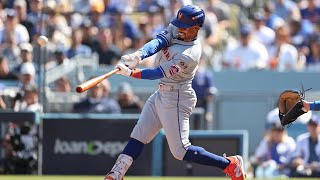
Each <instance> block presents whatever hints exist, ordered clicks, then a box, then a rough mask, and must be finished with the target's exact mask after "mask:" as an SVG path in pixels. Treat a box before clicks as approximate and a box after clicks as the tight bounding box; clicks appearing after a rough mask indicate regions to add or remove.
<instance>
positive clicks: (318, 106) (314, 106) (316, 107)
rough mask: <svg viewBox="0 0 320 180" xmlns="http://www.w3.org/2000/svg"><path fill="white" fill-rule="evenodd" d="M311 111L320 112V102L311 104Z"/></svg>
mask: <svg viewBox="0 0 320 180" xmlns="http://www.w3.org/2000/svg"><path fill="white" fill-rule="evenodd" d="M309 105H310V110H312V111H320V101H314V102H310V103H309Z"/></svg>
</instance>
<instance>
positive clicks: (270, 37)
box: [253, 12, 275, 48]
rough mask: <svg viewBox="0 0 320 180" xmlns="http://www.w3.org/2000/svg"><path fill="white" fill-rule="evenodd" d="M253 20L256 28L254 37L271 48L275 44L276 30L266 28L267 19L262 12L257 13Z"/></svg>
mask: <svg viewBox="0 0 320 180" xmlns="http://www.w3.org/2000/svg"><path fill="white" fill-rule="evenodd" d="M253 19H254V28H255V30H254V33H253V37H254V38H255V39H257V40H258V41H260V42H261V43H262V44H264V45H265V47H266V48H269V47H270V46H271V45H272V43H273V42H274V38H275V32H274V30H273V29H271V28H268V27H267V26H265V17H264V16H263V14H262V13H261V12H256V13H255V14H254V16H253Z"/></svg>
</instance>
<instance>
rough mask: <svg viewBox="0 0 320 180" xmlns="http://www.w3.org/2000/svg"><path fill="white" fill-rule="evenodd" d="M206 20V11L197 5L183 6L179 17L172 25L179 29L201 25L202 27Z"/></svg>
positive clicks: (178, 14)
mask: <svg viewBox="0 0 320 180" xmlns="http://www.w3.org/2000/svg"><path fill="white" fill-rule="evenodd" d="M204 19H205V14H204V11H203V10H202V9H201V8H200V7H198V6H195V5H186V6H182V7H181V8H180V9H179V11H178V13H177V17H176V18H174V19H173V20H172V21H171V24H173V25H174V26H176V27H178V28H189V27H192V26H196V25H199V26H200V27H202V25H203V23H204Z"/></svg>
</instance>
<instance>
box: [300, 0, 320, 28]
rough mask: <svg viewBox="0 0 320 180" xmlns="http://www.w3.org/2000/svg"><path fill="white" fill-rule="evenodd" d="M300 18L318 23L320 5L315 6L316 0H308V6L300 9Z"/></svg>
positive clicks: (319, 22)
mask: <svg viewBox="0 0 320 180" xmlns="http://www.w3.org/2000/svg"><path fill="white" fill-rule="evenodd" d="M300 14H301V17H302V19H306V20H309V21H310V22H312V23H313V24H317V25H319V24H320V7H319V6H317V4H316V0H308V6H307V7H306V8H304V9H301V10H300Z"/></svg>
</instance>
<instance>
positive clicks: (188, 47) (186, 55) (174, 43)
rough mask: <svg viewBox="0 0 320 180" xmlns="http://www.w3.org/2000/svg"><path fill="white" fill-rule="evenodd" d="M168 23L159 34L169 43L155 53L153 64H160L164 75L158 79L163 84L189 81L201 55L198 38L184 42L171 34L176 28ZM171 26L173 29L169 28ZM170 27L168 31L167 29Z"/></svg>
mask: <svg viewBox="0 0 320 180" xmlns="http://www.w3.org/2000/svg"><path fill="white" fill-rule="evenodd" d="M172 26H173V25H171V24H170V25H169V26H168V27H167V29H166V30H164V31H163V32H162V33H161V34H160V35H161V36H164V37H165V38H166V39H167V40H168V41H169V42H170V43H169V44H170V45H169V46H168V47H166V48H163V49H162V50H161V51H159V52H158V53H157V55H156V59H155V65H156V66H160V68H161V69H162V71H163V74H164V77H163V78H161V79H160V82H161V83H164V84H188V83H191V81H192V79H193V77H194V75H195V72H196V70H197V68H198V64H199V60H200V56H201V50H202V48H201V43H200V41H199V39H196V40H194V41H191V42H184V41H181V40H178V39H176V38H175V37H173V36H172V33H171V32H172V31H175V30H176V28H175V27H172ZM171 28H173V29H171ZM168 29H170V30H169V31H167V30H168Z"/></svg>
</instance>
